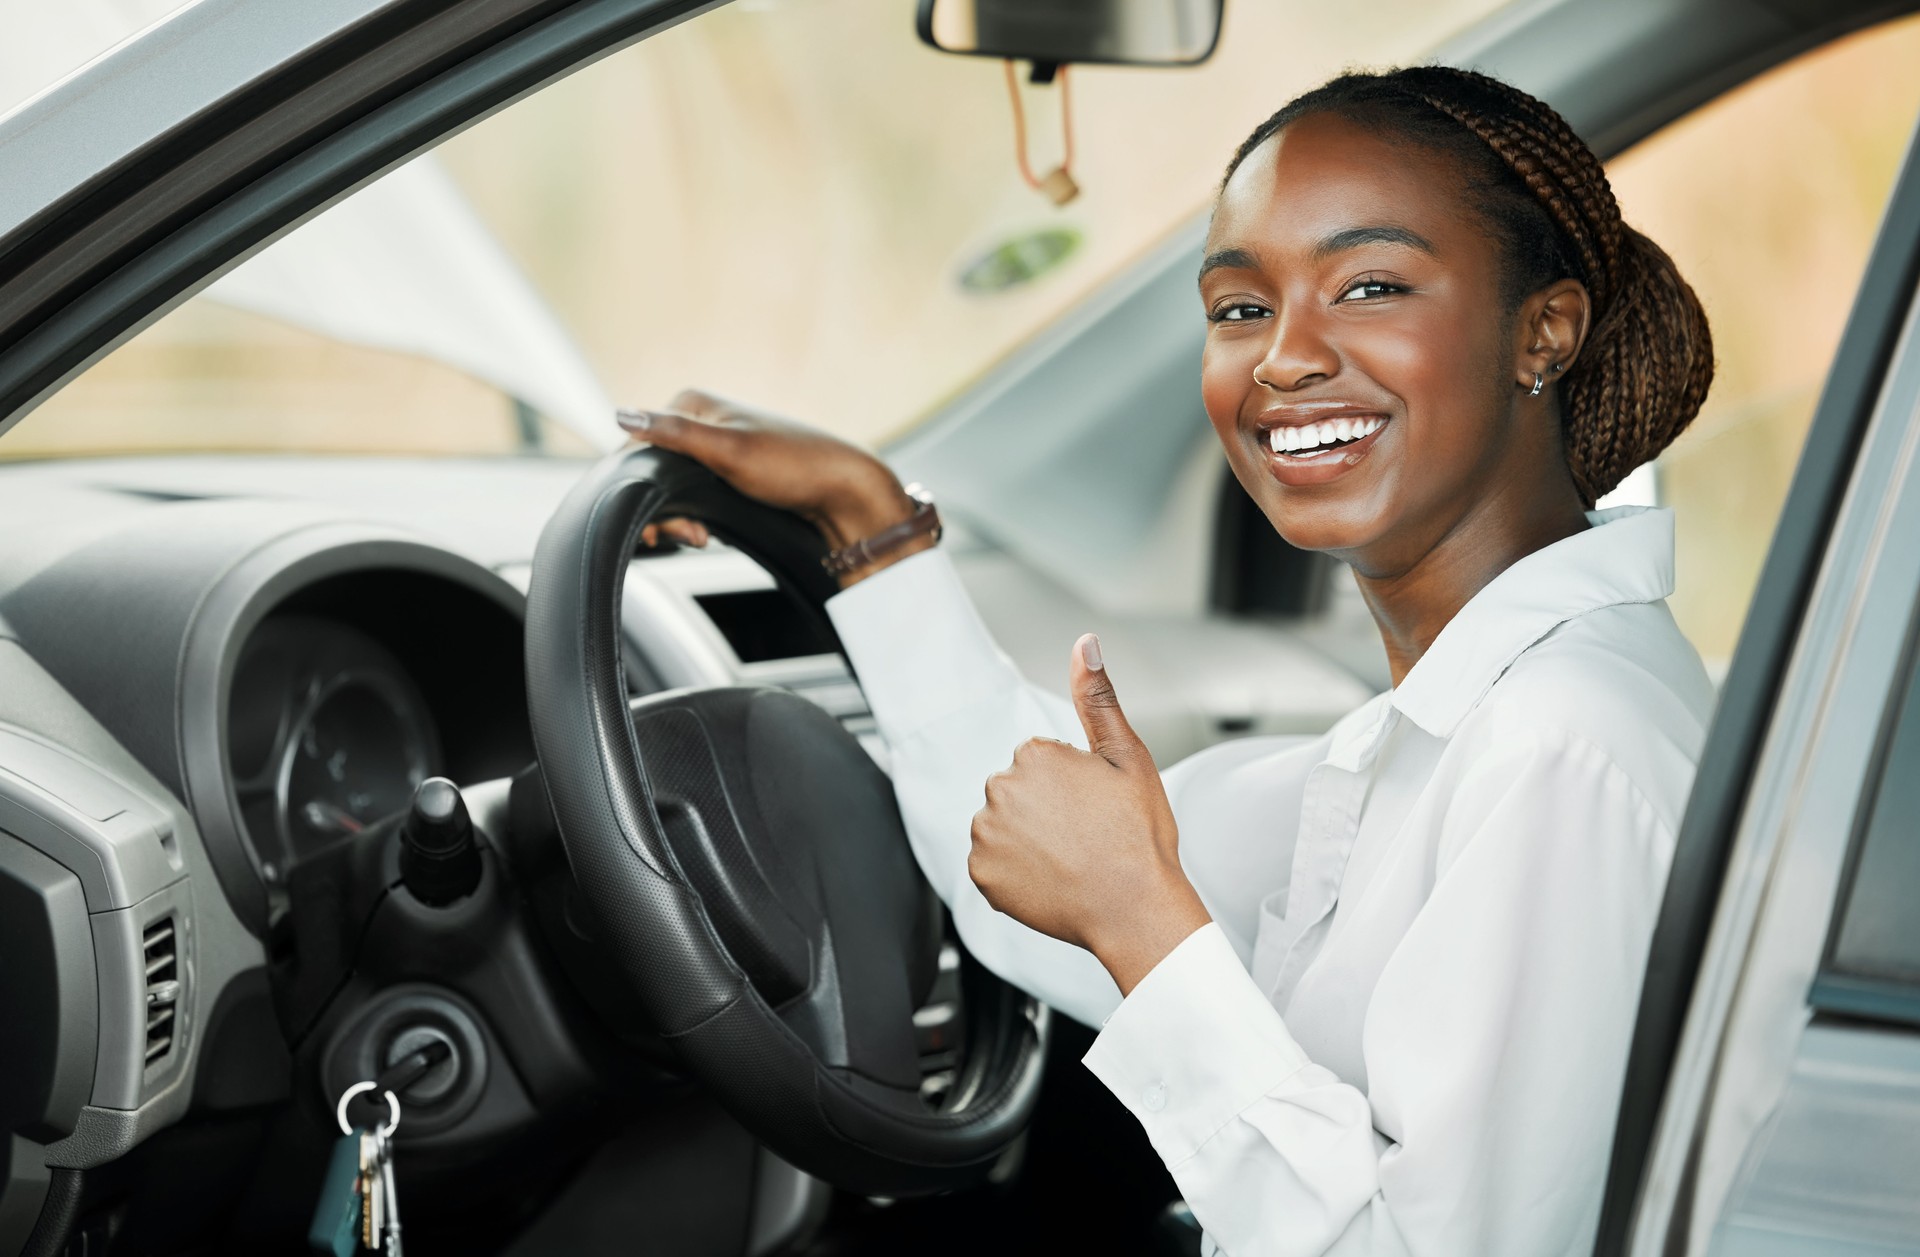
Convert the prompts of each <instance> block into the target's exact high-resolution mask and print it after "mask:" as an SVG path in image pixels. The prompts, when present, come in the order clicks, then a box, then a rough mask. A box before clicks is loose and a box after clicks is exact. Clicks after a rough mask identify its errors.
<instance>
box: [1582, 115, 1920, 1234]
mask: <svg viewBox="0 0 1920 1257" xmlns="http://www.w3.org/2000/svg"><path fill="white" fill-rule="evenodd" d="M1916 281H1920V162H1917V161H1916V150H1915V148H1913V147H1910V148H1909V150H1908V154H1907V158H1906V162H1905V166H1904V168H1903V171H1902V173H1901V175H1900V177H1899V180H1898V182H1897V184H1896V186H1895V189H1894V193H1893V197H1892V199H1891V201H1890V203H1889V205H1888V208H1887V213H1886V216H1885V218H1884V220H1883V222H1882V226H1881V229H1880V235H1879V238H1878V240H1877V243H1876V244H1875V246H1874V250H1873V253H1872V257H1871V260H1870V261H1869V263H1868V265H1867V269H1866V278H1865V281H1864V283H1863V285H1862V287H1861V289H1860V292H1859V295H1858V297H1857V299H1856V301H1855V304H1854V307H1853V312H1852V315H1851V317H1850V319H1849V321H1848V324H1847V329H1846V332H1845V335H1844V337H1843V338H1842V341H1841V344H1840V349H1839V353H1838V355H1837V356H1836V358H1835V360H1834V363H1833V367H1832V370H1831V374H1830V375H1829V377H1828V380H1827V384H1826V388H1825V391H1824V392H1823V394H1822V396H1821V399H1820V403H1819V408H1818V410H1817V412H1816V414H1815V417H1814V421H1813V426H1812V429H1811V431H1810V433H1809V435H1808V438H1807V441H1806V445H1805V447H1804V450H1803V452H1802V454H1801V457H1800V462H1799V466H1798V470H1797V471H1796V473H1795V477H1794V481H1793V487H1792V490H1791V492H1790V494H1789V496H1788V498H1787V502H1786V506H1785V509H1784V511H1783V512H1782V514H1781V517H1780V522H1779V526H1778V529H1777V531H1776V533H1775V535H1774V540H1773V545H1772V549H1771V551H1770V552H1769V555H1768V558H1767V562H1766V566H1765V568H1764V570H1763V574H1762V576H1761V581H1760V585H1759V589H1758V593H1757V594H1756V596H1755V598H1754V601H1753V604H1752V609H1751V611H1750V613H1749V615H1748V618H1747V621H1746V625H1745V628H1744V630H1743V632H1742V635H1741V638H1740V643H1739V647H1738V649H1737V651H1736V653H1735V655H1734V658H1733V663H1732V667H1731V669H1730V671H1729V673H1728V675H1727V679H1726V683H1725V686H1724V688H1723V691H1722V695H1721V701H1720V706H1719V710H1718V713H1717V715H1716V717H1715V720H1714V724H1713V728H1712V731H1711V733H1710V735H1709V740H1708V744H1707V749H1706V752H1705V754H1704V756H1703V759H1702V761H1701V764H1700V769H1699V775H1698V778H1697V780H1696V784H1695V787H1694V792H1693V795H1692V798H1691V801H1690V803H1689V806H1688V810H1687V815H1686V819H1685V822H1684V824H1683V828H1682V832H1681V834H1680V837H1679V842H1678V847H1677V850H1676V853H1675V857H1674V865H1673V872H1672V876H1671V880H1670V882H1669V884H1668V888H1667V894H1666V901H1665V904H1664V906H1663V909H1662V913H1661V918H1660V922H1659V925H1658V927H1657V930H1656V933H1655V936H1654V940H1653V946H1652V951H1651V958H1650V960H1649V964H1648V969H1647V976H1646V984H1645V987H1644V989H1643V993H1642V996H1641V1006H1640V1014H1639V1021H1638V1023H1637V1026H1636V1029H1635V1033H1634V1042H1633V1053H1632V1057H1631V1060H1630V1063H1629V1067H1628V1071H1627V1079H1626V1090H1625V1094H1624V1098H1623V1100H1622V1106H1621V1111H1620V1120H1619V1124H1618V1128H1617V1131H1616V1137H1615V1146H1614V1153H1613V1162H1612V1167H1611V1173H1610V1176H1609V1181H1608V1186H1607V1196H1606V1202H1605V1206H1604V1213H1603V1217H1602V1223H1601V1230H1600V1235H1599V1241H1598V1245H1597V1248H1596V1252H1597V1253H1600V1254H1607V1255H1609V1257H1611V1255H1613V1254H1628V1253H1631V1254H1634V1255H1635V1257H1640V1255H1643V1254H1644V1255H1649V1257H1650V1255H1652V1254H1666V1253H1676V1254H1677V1253H1709V1252H1711V1253H1713V1254H1716V1255H1721V1254H1725V1255H1727V1257H1732V1255H1735V1254H1767V1255H1768V1257H1779V1255H1787V1254H1800V1253H1806V1254H1813V1253H1834V1252H1844V1253H1869V1252H1871V1253H1876V1254H1878V1253H1895V1252H1920V1186H1916V1179H1915V1167H1916V1166H1920V912H1916V911H1915V909H1914V905H1915V904H1916V903H1920V835H1916V833H1915V828H1914V825H1915V820H1914V818H1915V817H1916V816H1920V798H1916V793H1917V792H1920V784H1917V783H1920V690H1916V682H1917V681H1920V675H1917V674H1916V670H1915V668H1916V652H1915V646H1916V625H1917V624H1920V618H1917V616H1916V611H1917V609H1920V329H1917V327H1916V314H1917V312H1920V305H1917V304H1916Z"/></svg>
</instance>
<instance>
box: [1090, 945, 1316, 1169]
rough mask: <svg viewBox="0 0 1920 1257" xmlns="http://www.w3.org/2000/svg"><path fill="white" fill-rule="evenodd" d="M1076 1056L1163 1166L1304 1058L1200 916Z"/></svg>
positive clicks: (1195, 1147)
mask: <svg viewBox="0 0 1920 1257" xmlns="http://www.w3.org/2000/svg"><path fill="white" fill-rule="evenodd" d="M1082 1063H1083V1064H1085V1065H1086V1067H1087V1068H1088V1069H1090V1070H1092V1071H1093V1074H1094V1077H1096V1078H1098V1079H1099V1080H1100V1081H1101V1082H1102V1083H1105V1084H1106V1087H1107V1090H1109V1091H1111V1092H1113V1094H1114V1097H1115V1098H1116V1099H1118V1100H1119V1101H1120V1103H1121V1104H1124V1105H1125V1106H1126V1107H1127V1108H1128V1109H1129V1110H1130V1111H1131V1112H1132V1113H1133V1115H1134V1116H1135V1117H1136V1118H1138V1119H1140V1124H1141V1126H1143V1127H1145V1128H1146V1132H1147V1138H1148V1139H1150V1140H1152V1142H1153V1146H1154V1149H1155V1151H1157V1152H1158V1153H1159V1154H1160V1156H1161V1159H1162V1160H1164V1161H1165V1162H1166V1163H1167V1165H1168V1166H1169V1167H1171V1166H1175V1165H1178V1164H1179V1163H1180V1162H1182V1161H1185V1160H1186V1159H1187V1158H1188V1157H1191V1156H1192V1155H1193V1154H1194V1153H1195V1152H1197V1151H1199V1149H1200V1147H1201V1146H1202V1145H1203V1144H1205V1143H1206V1142H1207V1141H1208V1140H1209V1139H1211V1138H1213V1136H1214V1135H1215V1134H1217V1133H1219V1131H1220V1130H1221V1128H1222V1127H1224V1126H1226V1124H1227V1123H1228V1122H1231V1121H1232V1120H1233V1119H1234V1118H1235V1117H1237V1116H1238V1115H1239V1114H1240V1113H1241V1112H1242V1111H1243V1110H1244V1109H1246V1108H1248V1107H1249V1106H1251V1105H1252V1104H1253V1103H1254V1102H1256V1101H1257V1100H1259V1099H1260V1098H1261V1097H1262V1096H1265V1095H1268V1094H1270V1093H1272V1092H1274V1091H1276V1090H1278V1089H1279V1088H1280V1087H1281V1085H1282V1084H1284V1083H1285V1082H1286V1081H1287V1079H1288V1078H1290V1077H1292V1076H1293V1075H1294V1074H1296V1073H1298V1072H1299V1071H1300V1070H1301V1069H1303V1068H1305V1067H1306V1066H1307V1065H1308V1064H1310V1063H1311V1062H1309V1060H1308V1059H1307V1054H1306V1053H1305V1052H1303V1051H1302V1050H1301V1049H1300V1045H1299V1044H1297V1043H1295V1042H1294V1041H1293V1036H1292V1035H1291V1034H1289V1033H1288V1032H1287V1026H1286V1022H1284V1021H1283V1020H1282V1019H1281V1017H1280V1014H1279V1012H1278V1011H1276V1010H1275V1008H1274V1007H1273V1005H1272V1003H1271V1002H1269V1001H1268V999H1267V997H1266V996H1265V995H1264V994H1262V993H1261V991H1260V988H1259V987H1258V986H1257V985H1255V983H1254V981H1253V978H1252V977H1251V976H1250V975H1249V974H1248V973H1247V970H1246V966H1245V965H1243V964H1241V963H1240V957H1239V955H1238V954H1237V953H1235V951H1234V950H1233V944H1232V943H1230V942H1228V941H1227V936H1226V934H1225V933H1224V932H1223V931H1222V930H1221V928H1220V927H1219V925H1218V924H1216V923H1213V922H1209V923H1207V924H1206V925H1203V926H1201V927H1200V928H1199V929H1197V930H1195V931H1194V932H1193V933H1192V934H1189V935H1188V936H1187V937H1186V939H1185V940H1184V941H1182V942H1181V944H1180V945H1179V946H1178V947H1175V948H1174V949H1173V950H1172V951H1170V952H1168V953H1167V955H1166V957H1165V958H1164V959H1162V960H1161V961H1160V963H1159V964H1157V965H1155V966H1154V967H1153V970H1152V971H1151V972H1150V973H1148V974H1147V976H1146V977H1144V978H1142V979H1141V980H1140V983H1139V985H1137V986H1135V987H1134V988H1133V990H1132V992H1131V993H1129V994H1128V996H1127V998H1126V999H1124V1000H1122V1001H1121V1003H1120V1007H1119V1008H1118V1009H1116V1010H1114V1014H1113V1016H1111V1017H1109V1018H1107V1024H1106V1026H1105V1028H1104V1029H1102V1030H1101V1031H1100V1035H1099V1037H1098V1038H1096V1039H1095V1040H1094V1041H1093V1047H1092V1048H1091V1049H1090V1050H1089V1051H1088V1052H1087V1054H1086V1056H1085V1057H1084V1058H1083V1060H1082Z"/></svg>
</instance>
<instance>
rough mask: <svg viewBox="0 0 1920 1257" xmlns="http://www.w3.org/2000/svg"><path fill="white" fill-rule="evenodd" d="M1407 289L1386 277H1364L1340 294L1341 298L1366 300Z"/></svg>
mask: <svg viewBox="0 0 1920 1257" xmlns="http://www.w3.org/2000/svg"><path fill="white" fill-rule="evenodd" d="M1405 291H1406V289H1404V288H1402V287H1400V285H1398V284H1389V283H1388V282H1387V281H1386V280H1384V279H1363V280H1360V281H1359V282H1357V283H1355V284H1351V285H1349V286H1348V288H1347V290H1346V291H1345V292H1343V293H1341V294H1340V297H1339V300H1341V301H1366V300H1369V299H1371V298H1374V297H1386V296H1390V295H1392V294H1393V293H1396V292H1405Z"/></svg>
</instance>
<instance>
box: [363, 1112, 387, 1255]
mask: <svg viewBox="0 0 1920 1257" xmlns="http://www.w3.org/2000/svg"><path fill="white" fill-rule="evenodd" d="M360 1184H361V1192H360V1200H361V1210H360V1243H361V1244H362V1245H363V1246H364V1247H366V1248H367V1249H369V1250H372V1249H376V1248H379V1247H380V1231H381V1223H382V1222H384V1221H385V1220H386V1219H385V1218H384V1217H382V1212H381V1206H382V1205H383V1204H384V1203H385V1202H384V1201H383V1200H381V1198H380V1136H379V1135H378V1134H377V1133H375V1132H374V1131H371V1130H363V1131H361V1132H360Z"/></svg>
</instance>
